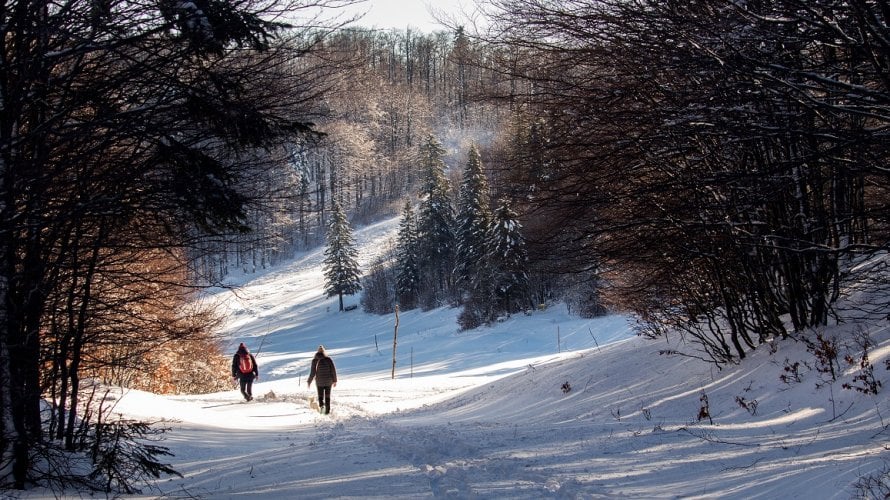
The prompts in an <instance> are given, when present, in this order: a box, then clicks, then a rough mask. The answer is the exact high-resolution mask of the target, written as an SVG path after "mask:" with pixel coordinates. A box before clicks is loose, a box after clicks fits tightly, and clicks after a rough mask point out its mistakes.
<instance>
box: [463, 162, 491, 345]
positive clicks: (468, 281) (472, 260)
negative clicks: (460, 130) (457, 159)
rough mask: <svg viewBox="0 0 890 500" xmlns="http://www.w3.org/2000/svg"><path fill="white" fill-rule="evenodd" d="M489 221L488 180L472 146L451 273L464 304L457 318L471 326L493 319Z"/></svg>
mask: <svg viewBox="0 0 890 500" xmlns="http://www.w3.org/2000/svg"><path fill="white" fill-rule="evenodd" d="M491 221H492V214H491V209H490V208H489V203H488V180H487V179H486V177H485V173H484V172H483V170H482V159H481V157H480V156H479V151H478V150H477V149H476V146H472V147H471V148H470V152H469V155H468V159H467V165H466V168H465V169H464V173H463V180H462V181H461V187H460V193H459V198H458V213H457V265H456V268H455V276H456V279H457V285H458V287H459V288H460V290H461V294H462V297H461V300H462V302H463V305H464V313H463V314H462V316H461V318H460V319H459V321H460V324H461V326H462V327H464V328H474V327H476V326H479V325H481V324H482V323H485V322H488V321H491V320H493V319H494V308H493V303H492V291H493V290H492V287H493V285H492V273H491V266H490V265H489V262H488V257H489V256H490V255H491V253H490V249H491V241H490V227H491Z"/></svg>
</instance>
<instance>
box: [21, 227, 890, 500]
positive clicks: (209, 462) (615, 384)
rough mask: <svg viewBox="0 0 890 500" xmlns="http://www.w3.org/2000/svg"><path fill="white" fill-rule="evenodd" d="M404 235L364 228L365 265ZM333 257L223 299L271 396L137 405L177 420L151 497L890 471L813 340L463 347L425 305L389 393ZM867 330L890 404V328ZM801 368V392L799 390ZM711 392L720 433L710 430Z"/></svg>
mask: <svg viewBox="0 0 890 500" xmlns="http://www.w3.org/2000/svg"><path fill="white" fill-rule="evenodd" d="M397 226H398V220H397V219H393V220H390V221H386V222H384V223H380V224H377V225H374V226H371V227H368V228H364V229H361V230H358V231H356V232H355V237H356V246H357V248H358V249H360V256H359V262H360V264H361V265H362V266H366V265H367V263H369V262H370V261H371V260H372V259H373V258H374V256H375V255H374V253H375V252H377V253H379V252H382V251H384V250H385V249H386V248H387V247H388V246H389V245H390V243H389V242H390V240H391V239H392V238H394V235H395V234H396V232H397V229H398V227H397ZM322 259H323V248H319V249H317V250H314V251H311V252H307V253H305V254H303V255H301V256H299V257H298V258H296V259H294V260H293V261H292V262H291V263H289V264H287V265H283V266H281V267H279V268H276V269H273V270H270V271H268V272H267V273H266V274H264V275H262V276H243V277H241V278H239V281H240V282H241V283H240V284H241V286H240V287H238V288H237V289H236V290H235V291H219V292H218V293H216V294H215V295H214V296H213V297H212V300H215V301H218V302H219V303H221V304H224V305H225V307H226V308H227V310H228V318H229V322H228V325H227V332H228V336H229V338H230V342H229V346H228V347H230V348H231V349H230V350H231V351H232V352H234V348H235V346H237V344H238V343H239V342H242V341H243V342H246V343H247V344H248V346H249V347H250V348H251V350H252V351H253V352H254V353H255V354H256V355H257V362H258V364H259V368H260V380H259V382H258V383H257V384H255V386H254V395H255V400H254V401H252V402H250V403H244V402H242V401H241V397H240V395H239V393H238V391H237V390H235V389H233V390H231V391H227V392H222V393H216V394H207V395H191V396H160V395H154V394H148V393H144V392H138V391H127V392H126V393H125V394H123V396H122V397H121V398H120V400H119V402H118V404H117V408H116V410H117V411H119V412H122V413H124V414H126V415H128V416H133V417H139V418H146V419H152V420H159V419H165V420H167V421H168V425H170V426H171V427H172V429H171V430H170V431H168V432H167V433H166V440H165V441H164V442H163V443H162V444H163V445H165V446H167V447H169V448H170V450H171V451H172V452H173V453H174V455H175V456H174V457H172V458H169V463H170V464H171V465H172V466H173V468H174V469H176V470H177V471H179V472H180V473H181V474H182V475H183V476H184V477H182V478H179V477H170V478H167V477H165V478H162V479H161V480H160V481H159V482H158V484H157V487H155V488H149V487H146V488H144V489H143V497H144V498H156V497H158V496H162V497H164V498H168V497H172V498H221V499H229V498H242V497H247V496H260V497H261V498H272V499H278V498H280V499H294V498H300V499H316V498H317V499H321V498H387V499H392V498H396V499H422V498H511V499H513V498H516V499H526V498H527V499H538V498H612V497H633V498H676V497H684V498H715V497H721V498H815V499H819V498H850V497H854V496H857V489H856V487H855V485H856V483H857V481H859V480H860V478H862V477H864V476H868V475H871V474H875V473H876V472H878V471H882V470H884V471H886V470H887V467H888V459H890V453H888V434H890V432H888V431H887V427H886V426H887V425H888V423H890V405H888V398H886V395H885V393H883V392H882V393H880V394H879V395H877V396H871V395H865V394H861V393H859V392H856V391H851V390H845V389H842V388H841V383H842V382H843V381H844V380H838V381H836V382H833V383H829V382H828V381H826V380H825V378H824V376H823V375H821V374H820V373H818V372H817V370H816V369H815V368H816V366H815V360H814V359H813V357H812V355H811V354H808V353H807V352H806V350H805V348H804V346H803V344H802V343H800V342H795V341H792V340H788V341H782V342H779V343H778V344H777V347H776V348H775V349H774V352H771V349H769V348H768V347H767V346H763V347H761V348H760V349H758V350H757V351H755V352H754V353H752V355H751V356H750V357H749V358H748V359H746V360H745V361H744V362H743V363H741V364H739V365H736V366H728V367H725V368H724V369H722V370H721V369H718V368H717V367H715V366H714V365H713V364H709V363H706V362H703V361H701V360H698V359H694V358H692V357H684V356H666V355H662V354H659V353H660V351H663V350H670V349H676V350H681V351H684V352H690V353H694V352H695V346H694V345H691V344H682V343H681V342H680V338H679V336H675V338H669V339H661V340H649V339H645V338H642V337H638V336H636V335H635V334H634V332H633V321H632V320H631V319H630V318H627V317H623V316H609V317H604V318H597V319H581V318H577V317H574V316H572V315H570V314H568V312H567V311H566V308H565V307H564V306H561V305H554V306H552V307H550V308H547V309H546V310H536V311H533V312H531V313H530V314H529V315H515V316H513V317H510V318H508V319H506V320H505V321H503V322H501V323H497V324H495V325H493V326H491V327H488V328H480V329H477V330H473V331H467V332H461V331H459V330H458V327H457V324H456V317H457V314H458V312H459V311H457V310H454V309H447V308H445V309H439V310H433V311H419V310H413V311H402V312H401V314H400V316H399V327H398V344H397V346H396V352H397V365H396V378H395V379H392V378H391V370H392V353H393V333H394V325H395V318H394V316H392V315H390V316H375V315H369V314H365V313H363V312H361V310H360V309H359V310H354V311H350V312H339V311H338V310H337V309H338V306H337V303H336V300H337V299H336V298H333V299H326V298H324V295H323V283H322V271H321V267H322V266H321V262H322ZM348 299H349V301H348V304H357V303H358V302H359V296H357V295H356V296H351V297H349V298H348ZM862 326H863V325H861V324H860V325H845V326H843V327H834V328H829V329H826V330H825V331H824V332H822V333H823V334H824V335H828V336H831V335H837V336H841V335H845V334H846V335H848V334H849V332H853V331H855V330H856V329H857V328H858V329H861V328H862ZM869 328H870V332H871V334H872V338H873V341H874V342H875V343H876V346H875V347H873V348H872V349H871V352H870V358H869V359H870V360H871V362H872V363H873V364H874V366H875V372H874V373H875V376H876V377H877V378H878V379H879V380H881V381H882V383H883V386H884V391H886V390H887V388H890V380H888V376H887V374H888V373H890V372H888V371H887V370H886V369H885V367H884V363H885V360H886V359H887V358H888V356H890V335H888V324H887V321H883V322H882V323H879V324H876V325H871V326H869ZM319 344H324V346H325V347H326V349H327V350H328V353H329V354H330V355H331V356H332V357H333V359H334V361H335V362H336V365H337V372H338V375H339V379H340V382H339V384H338V385H337V387H336V388H335V389H334V390H333V397H332V401H333V404H332V414H331V415H326V416H325V415H319V414H317V413H316V412H315V411H313V410H311V409H310V408H309V405H308V398H309V397H310V396H313V395H314V394H315V388H314V386H313V387H312V388H311V389H309V388H307V387H306V382H305V381H306V376H307V374H308V366H309V361H310V359H311V357H312V355H313V354H314V352H315V350H316V348H317V347H318V345H319ZM795 360H800V361H806V364H803V363H802V364H801V365H800V372H799V375H800V378H801V379H802V380H801V382H799V383H784V382H782V381H781V380H780V376H781V375H782V374H783V373H786V371H785V370H784V367H785V366H788V365H789V364H790V363H791V362H793V361H795ZM852 373H855V370H853V371H852V372H850V373H846V374H845V375H844V377H851V376H852ZM846 380H849V378H847V379H846ZM702 394H705V395H707V400H708V408H709V410H710V415H711V417H712V419H713V422H714V423H713V424H711V423H709V422H708V420H707V419H704V420H702V421H699V420H698V419H697V415H698V413H699V409H700V407H701V402H700V398H701V397H702ZM739 401H743V402H745V403H747V406H748V409H746V408H745V407H743V406H742V405H741V404H740V403H739ZM752 402H755V403H754V404H756V407H755V408H754V409H753V411H751V408H752V406H754V404H752ZM884 416H886V418H887V419H888V420H885V417H884ZM26 496H27V494H26ZM135 498H138V497H135Z"/></svg>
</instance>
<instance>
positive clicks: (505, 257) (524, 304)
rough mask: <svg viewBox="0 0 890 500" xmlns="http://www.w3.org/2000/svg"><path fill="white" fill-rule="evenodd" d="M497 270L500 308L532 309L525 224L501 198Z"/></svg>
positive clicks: (494, 236) (494, 246) (494, 244)
mask: <svg viewBox="0 0 890 500" xmlns="http://www.w3.org/2000/svg"><path fill="white" fill-rule="evenodd" d="M488 260H489V262H491V265H492V268H493V269H494V277H493V279H494V282H493V287H494V292H495V294H496V296H497V297H498V298H499V299H500V304H498V308H499V309H500V310H501V311H504V312H507V313H514V312H516V311H520V310H522V309H524V308H528V307H532V306H533V304H532V303H531V299H530V297H529V282H528V270H527V266H528V253H527V251H526V248H525V238H523V236H522V225H521V224H520V223H519V220H518V217H517V215H516V213H515V212H513V210H512V209H511V208H510V202H509V200H507V199H505V198H504V199H501V201H500V203H499V206H498V209H497V210H496V211H495V214H494V220H493V223H492V227H491V255H490V256H489V259H488Z"/></svg>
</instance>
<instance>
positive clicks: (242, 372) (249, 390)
mask: <svg viewBox="0 0 890 500" xmlns="http://www.w3.org/2000/svg"><path fill="white" fill-rule="evenodd" d="M232 378H235V379H238V380H239V381H240V382H241V395H242V396H244V399H245V400H247V401H250V400H251V399H253V380H254V379H258V378H260V370H259V368H257V365H256V358H254V357H253V354H251V353H250V351H249V350H248V349H247V346H246V345H244V343H243V342H242V343H241V345H239V346H238V352H236V353H235V355H234V356H233V357H232Z"/></svg>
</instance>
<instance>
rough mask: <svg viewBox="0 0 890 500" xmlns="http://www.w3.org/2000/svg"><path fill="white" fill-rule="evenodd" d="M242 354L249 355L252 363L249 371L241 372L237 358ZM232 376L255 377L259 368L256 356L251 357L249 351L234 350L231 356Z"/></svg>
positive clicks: (258, 373) (258, 374)
mask: <svg viewBox="0 0 890 500" xmlns="http://www.w3.org/2000/svg"><path fill="white" fill-rule="evenodd" d="M242 354H246V355H248V356H250V364H252V365H253V370H252V371H251V372H250V373H241V367H240V363H239V361H240V359H239V358H240V357H241V355H242ZM232 376H233V377H250V378H257V377H259V376H260V369H259V367H257V365H256V358H254V357H253V354H251V353H249V352H242V351H241V350H240V349H239V350H238V352H236V353H235V355H234V356H232Z"/></svg>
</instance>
